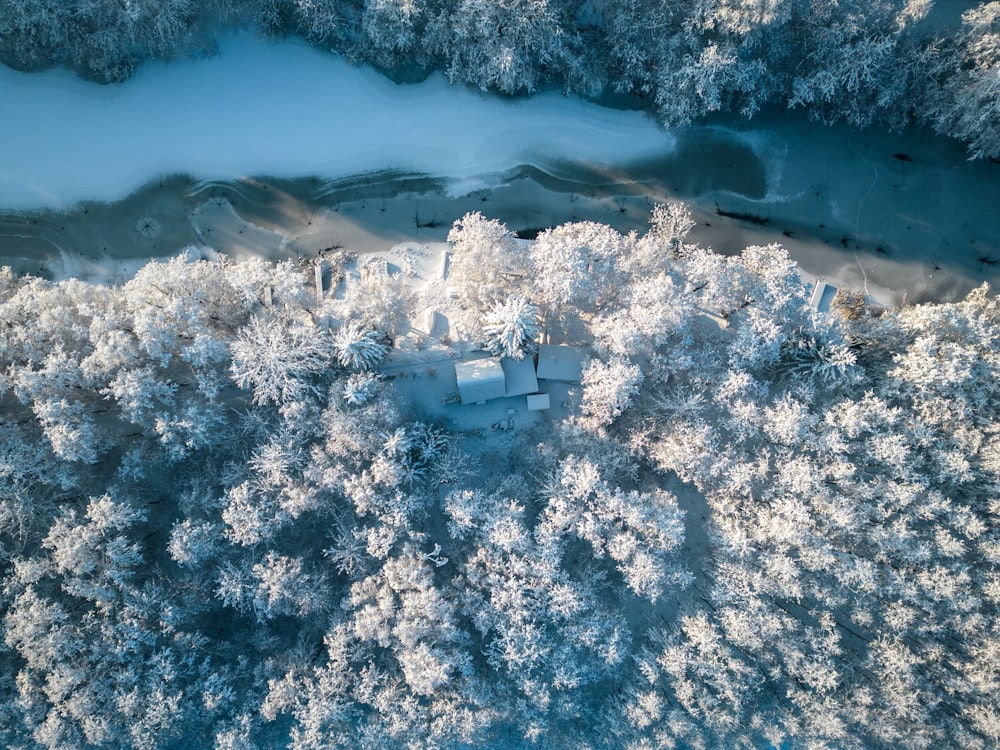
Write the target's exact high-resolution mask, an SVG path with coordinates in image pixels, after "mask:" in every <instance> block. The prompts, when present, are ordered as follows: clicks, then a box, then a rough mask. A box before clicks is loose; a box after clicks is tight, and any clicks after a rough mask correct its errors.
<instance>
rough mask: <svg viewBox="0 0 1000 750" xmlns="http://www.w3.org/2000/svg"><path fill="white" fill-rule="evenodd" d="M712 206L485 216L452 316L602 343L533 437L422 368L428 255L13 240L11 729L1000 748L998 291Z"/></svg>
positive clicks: (497, 334) (102, 736)
mask: <svg viewBox="0 0 1000 750" xmlns="http://www.w3.org/2000/svg"><path fill="white" fill-rule="evenodd" d="M691 227H692V221H691V219H690V215H689V213H688V211H687V209H686V208H685V207H684V206H683V205H681V204H678V203H674V204H668V205H665V206H660V207H658V208H657V209H656V210H655V211H654V213H653V215H652V217H651V222H650V226H649V230H648V231H647V232H646V233H645V234H644V235H642V236H639V235H636V234H630V235H621V234H619V233H618V232H616V231H614V230H613V229H611V228H609V227H607V226H604V225H600V224H596V223H590V222H583V223H574V224H566V225H562V226H559V227H556V228H553V229H550V230H547V231H544V232H542V233H541V234H540V235H539V236H538V238H537V240H536V241H535V242H533V243H523V242H517V241H515V238H514V237H513V235H512V234H511V233H510V232H509V231H507V229H506V227H504V226H503V225H502V224H500V223H498V222H496V221H492V220H490V219H488V218H487V217H484V216H482V215H480V214H469V215H467V216H465V217H463V218H462V219H461V220H460V221H458V222H456V223H455V225H454V227H453V229H452V232H451V235H450V237H449V239H450V241H451V243H452V245H451V250H452V253H453V257H452V261H451V267H452V271H451V277H450V278H451V283H452V284H453V285H454V293H455V294H456V295H457V297H458V304H460V305H461V306H462V308H463V309H464V313H465V318H464V320H465V321H466V323H465V325H463V326H456V327H455V328H454V330H453V331H452V334H451V339H450V340H449V341H447V342H444V343H445V344H446V345H448V346H451V347H453V348H455V351H459V349H461V347H462V346H463V345H465V346H468V345H471V344H475V343H478V344H481V345H483V346H485V347H489V348H492V349H493V350H494V351H497V352H503V353H507V354H511V355H515V356H516V355H519V354H521V355H530V353H531V349H532V346H533V341H534V335H535V333H536V332H537V330H538V329H539V328H540V327H545V328H557V329H558V330H561V331H572V332H574V333H573V335H574V336H575V339H574V341H573V343H576V344H578V345H580V346H581V347H584V348H585V349H586V351H587V353H588V356H589V358H590V359H589V362H588V364H587V365H586V366H585V368H584V374H583V381H582V385H580V386H578V387H577V389H576V390H575V391H573V392H572V395H571V397H570V400H571V403H570V404H569V412H570V416H569V417H568V418H567V419H565V420H562V421H558V422H548V423H545V422H542V423H539V424H536V425H535V426H534V427H532V428H531V429H527V430H523V431H514V432H511V433H505V434H503V435H500V434H498V433H493V432H491V431H489V430H461V429H456V428H455V427H454V425H452V424H450V423H449V422H447V421H446V420H435V419H434V418H433V414H434V413H436V409H435V408H432V407H433V406H434V405H433V404H429V403H427V402H426V400H423V401H422V400H421V399H419V398H413V397H412V396H409V395H407V394H410V393H412V392H414V388H416V391H415V392H418V393H419V392H420V390H419V382H420V378H421V377H424V376H425V375H426V373H423V372H416V373H408V372H406V371H405V370H404V369H400V368H398V367H392V366H391V364H392V362H393V358H394V356H395V353H396V352H397V350H398V342H399V341H400V340H401V338H402V337H403V336H404V335H405V334H406V333H407V331H408V329H409V323H408V321H409V320H410V317H411V316H412V315H413V314H414V299H413V292H412V290H411V288H410V287H409V286H408V285H407V283H406V274H405V271H399V272H396V273H392V272H391V271H392V269H386V268H385V267H384V266H379V265H378V264H376V265H373V266H370V267H363V268H362V272H361V273H360V274H359V276H358V278H357V279H356V280H355V281H356V283H355V284H354V285H353V286H349V287H348V288H347V290H346V291H344V292H343V293H341V294H335V295H327V296H324V297H323V298H322V299H317V296H316V294H315V292H314V288H313V276H314V274H313V269H312V268H311V267H309V266H308V265H300V264H296V263H294V262H291V261H287V262H282V263H278V264H272V263H269V262H265V261H263V260H248V261H243V262H239V263H236V262H231V261H226V260H222V261H219V262H207V261H204V260H194V259H193V258H192V257H190V256H187V255H182V256H180V257H178V258H175V259H172V260H168V261H154V262H151V263H149V264H148V265H147V266H145V267H144V268H143V269H142V270H141V271H140V272H139V273H138V274H137V275H136V276H135V277H134V278H132V279H131V280H130V281H128V282H127V283H124V284H122V285H120V286H110V287H105V286H99V285H96V284H90V283H86V282H83V281H80V280H67V281H61V282H52V281H47V280H44V279H40V278H34V277H17V276H14V275H13V274H11V273H10V271H9V269H7V270H5V271H4V272H3V273H0V551H2V557H0V570H2V576H3V583H2V598H0V616H2V633H3V646H2V647H0V664H2V666H0V695H2V696H3V700H2V703H0V744H2V745H3V746H4V747H9V748H34V747H45V748H84V747H108V748H123V747H134V748H182V747H183V748H190V747H205V748H212V747H214V748H217V749H218V750H223V749H232V750H236V749H237V748H239V749H241V750H246V749H249V748H272V747H282V746H288V747H291V748H296V749H297V750H305V749H307V748H315V749H317V750H318V749H320V748H324V749H326V748H351V749H353V748H366V747H367V748H392V747H399V748H441V747H454V748H461V747H468V748H482V747H491V748H504V747H511V748H513V747H529V746H533V747H541V748H588V747H589V748H595V749H596V748H605V747H608V748H629V749H630V750H646V749H647V748H698V747H705V748H738V747H765V746H773V747H792V748H797V747H809V748H839V749H843V748H859V749H861V748H866V749H867V748H878V747H893V748H980V749H982V750H987V749H988V748H991V747H996V746H997V743H998V742H1000V712H998V709H997V704H996V695H997V692H998V690H1000V618H998V611H997V604H998V602H1000V568H998V565H1000V535H998V521H1000V501H998V499H997V498H998V496H1000V423H998V421H997V416H998V414H1000V306H998V299H997V298H996V297H994V296H992V294H991V293H990V292H989V290H988V289H987V288H985V287H983V288H981V289H979V290H977V291H975V292H973V293H972V294H971V295H969V296H968V298H966V299H965V300H963V301H961V302H957V303H953V304H929V305H922V306H916V307H909V308H904V309H901V310H899V311H886V310H881V309H878V308H875V307H873V306H871V305H870V304H867V303H866V302H865V301H864V297H863V295H861V294H854V293H849V292H847V293H844V292H842V293H841V294H840V295H839V296H838V298H837V299H836V301H835V304H834V309H833V310H832V311H831V312H830V313H819V312H817V311H816V310H815V309H814V308H813V307H811V306H810V305H808V304H807V299H808V291H807V288H806V286H805V285H804V284H803V282H802V280H801V279H800V277H799V274H798V270H797V267H796V266H795V264H794V263H792V262H791V261H790V260H789V259H788V257H787V254H786V253H785V251H784V250H783V249H782V248H781V247H780V246H777V245H771V246H766V247H760V246H751V247H747V248H745V249H744V250H743V251H742V252H741V253H738V254H735V255H731V256H724V255H721V254H717V253H716V252H714V251H712V250H711V249H708V248H705V247H701V246H697V245H693V244H690V243H689V242H688V241H687V240H686V236H687V234H688V232H689V231H690V229H691ZM341 260H343V261H344V262H346V258H341ZM334 271H335V273H336V271H337V268H336V267H335V268H334ZM414 379H415V380H414ZM414 382H415V383H418V385H417V386H413V387H410V386H408V385H407V383H414ZM464 408H473V409H474V408H476V407H464Z"/></svg>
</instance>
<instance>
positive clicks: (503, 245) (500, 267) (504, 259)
mask: <svg viewBox="0 0 1000 750" xmlns="http://www.w3.org/2000/svg"><path fill="white" fill-rule="evenodd" d="M448 242H450V243H451V244H452V249H451V252H452V260H451V270H450V271H449V274H448V277H449V280H450V281H451V283H452V284H453V285H454V287H455V290H456V291H457V292H458V294H459V300H460V301H461V302H462V304H463V305H465V306H466V307H468V308H470V309H471V310H473V311H474V312H476V313H481V312H486V311H487V310H488V309H489V308H490V306H491V305H493V304H494V303H495V302H496V301H497V300H500V299H503V297H504V296H505V295H508V294H511V293H512V292H515V291H516V290H517V289H518V288H519V287H520V286H521V283H520V279H521V278H522V277H523V276H524V275H525V273H526V272H527V257H526V255H525V252H524V250H523V249H522V247H521V246H520V245H519V243H518V242H517V240H516V238H515V237H514V235H513V234H512V233H511V232H510V230H508V229H507V227H506V225H504V224H501V223H500V222H498V221H496V220H495V219H486V218H485V217H484V216H483V215H482V214H481V213H479V212H478V211H476V212H472V213H468V214H466V215H465V216H463V217H462V218H461V219H459V220H458V221H456V222H455V224H454V226H452V228H451V231H450V232H448Z"/></svg>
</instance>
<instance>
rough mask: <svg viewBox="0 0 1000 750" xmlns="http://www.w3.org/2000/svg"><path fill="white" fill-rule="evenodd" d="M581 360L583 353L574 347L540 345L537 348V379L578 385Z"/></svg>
mask: <svg viewBox="0 0 1000 750" xmlns="http://www.w3.org/2000/svg"><path fill="white" fill-rule="evenodd" d="M583 359H584V356H583V352H582V351H581V350H580V349H578V348H577V347H575V346H565V345H559V346H556V345H553V344H542V346H540V347H538V379H539V380H555V381H558V382H560V383H579V382H580V380H581V379H582V378H583Z"/></svg>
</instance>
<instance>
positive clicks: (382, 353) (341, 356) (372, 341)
mask: <svg viewBox="0 0 1000 750" xmlns="http://www.w3.org/2000/svg"><path fill="white" fill-rule="evenodd" d="M333 350H334V352H335V353H336V356H337V361H338V362H340V364H341V365H342V366H343V367H347V368H350V369H352V370H371V369H372V368H373V367H375V366H376V365H377V364H378V363H379V362H381V361H382V360H384V359H385V358H386V357H387V356H389V350H390V347H389V344H388V343H387V341H386V338H385V336H383V335H382V334H379V333H378V332H377V331H372V330H366V329H364V328H363V327H362V325H361V324H360V323H358V322H357V321H350V322H348V323H345V324H344V325H343V326H341V327H340V328H339V329H338V330H337V332H336V333H335V334H333Z"/></svg>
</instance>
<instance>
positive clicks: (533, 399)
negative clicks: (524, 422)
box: [528, 393, 551, 411]
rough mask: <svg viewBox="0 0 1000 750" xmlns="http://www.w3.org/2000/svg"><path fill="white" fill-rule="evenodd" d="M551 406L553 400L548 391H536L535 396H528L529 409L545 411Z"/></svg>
mask: <svg viewBox="0 0 1000 750" xmlns="http://www.w3.org/2000/svg"><path fill="white" fill-rule="evenodd" d="M550 406H551V402H550V401H549V394H547V393H536V394H534V395H533V396H528V411H545V410H546V409H548V408H549V407H550Z"/></svg>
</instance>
